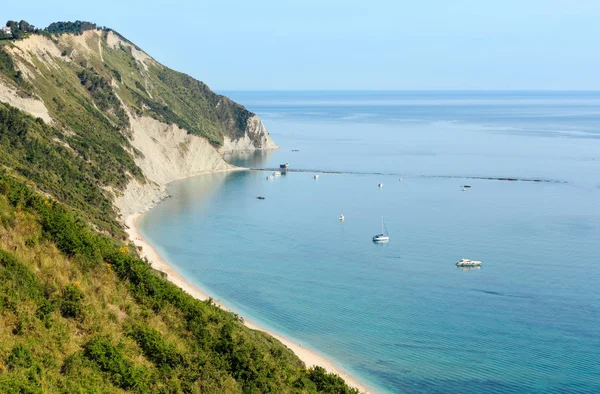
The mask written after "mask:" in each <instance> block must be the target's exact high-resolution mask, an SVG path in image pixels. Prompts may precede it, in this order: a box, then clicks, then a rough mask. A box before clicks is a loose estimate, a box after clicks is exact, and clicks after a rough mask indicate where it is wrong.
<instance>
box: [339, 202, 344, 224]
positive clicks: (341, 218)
mask: <svg viewBox="0 0 600 394" xmlns="http://www.w3.org/2000/svg"><path fill="white" fill-rule="evenodd" d="M344 219H346V218H345V217H344V206H343V205H342V214H341V215H340V216H338V220H339V221H340V222H343V221H344Z"/></svg>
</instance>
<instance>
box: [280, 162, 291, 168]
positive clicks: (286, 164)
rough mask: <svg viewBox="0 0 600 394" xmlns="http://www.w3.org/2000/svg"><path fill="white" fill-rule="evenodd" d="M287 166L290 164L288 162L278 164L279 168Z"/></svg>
mask: <svg viewBox="0 0 600 394" xmlns="http://www.w3.org/2000/svg"><path fill="white" fill-rule="evenodd" d="M289 166H290V164H289V163H283V164H280V165H279V168H283V169H286V168H288V167H289Z"/></svg>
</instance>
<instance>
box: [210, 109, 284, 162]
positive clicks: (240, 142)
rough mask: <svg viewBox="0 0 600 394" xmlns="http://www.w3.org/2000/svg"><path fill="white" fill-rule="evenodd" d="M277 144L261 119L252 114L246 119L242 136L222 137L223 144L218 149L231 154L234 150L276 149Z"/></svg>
mask: <svg viewBox="0 0 600 394" xmlns="http://www.w3.org/2000/svg"><path fill="white" fill-rule="evenodd" d="M277 148H278V146H277V145H275V142H273V140H272V139H271V136H270V135H269V132H268V131H267V129H266V128H265V125H264V124H263V122H262V120H261V119H260V118H259V117H258V116H257V115H254V116H252V117H250V118H249V119H248V122H247V123H246V130H245V133H244V136H243V137H241V138H238V139H235V140H232V139H230V138H229V137H225V138H224V142H223V146H222V147H221V149H219V151H220V152H221V153H222V154H231V153H236V152H247V151H254V150H257V149H259V150H267V149H277Z"/></svg>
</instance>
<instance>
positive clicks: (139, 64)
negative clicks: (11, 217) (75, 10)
mask: <svg viewBox="0 0 600 394" xmlns="http://www.w3.org/2000/svg"><path fill="white" fill-rule="evenodd" d="M5 50H6V51H7V52H8V53H9V54H10V55H11V57H12V60H13V62H14V66H15V70H16V71H17V70H18V71H20V73H21V75H22V77H23V78H24V80H25V81H26V82H27V83H28V84H29V86H31V90H30V91H29V92H26V93H25V92H24V91H22V90H20V88H19V86H17V85H16V84H15V83H14V81H11V80H10V78H6V77H5V76H2V75H0V102H5V103H8V104H10V105H12V106H14V107H17V108H19V109H21V110H22V111H24V112H27V113H28V114H31V115H32V116H34V117H39V118H41V119H43V120H44V121H45V122H47V123H52V124H54V125H55V126H57V127H60V128H62V129H63V131H64V133H65V135H70V136H73V135H77V136H81V137H82V138H85V135H86V133H87V132H88V131H87V128H89V130H90V132H91V131H92V130H93V129H94V128H95V127H94V124H93V121H88V122H87V123H86V122H81V123H82V124H80V127H81V128H82V129H81V130H72V129H70V127H72V126H73V124H74V122H73V118H74V116H79V115H80V114H84V115H85V116H86V119H99V121H103V122H104V121H105V120H107V121H108V122H109V123H110V124H112V125H114V130H115V131H114V132H116V133H120V134H121V135H122V136H124V137H125V139H126V140H125V143H124V145H123V146H122V148H123V149H125V151H127V152H129V154H130V155H131V156H132V157H133V160H134V162H135V165H137V167H139V169H140V170H141V172H142V174H143V178H144V179H140V177H139V176H138V177H134V176H130V181H129V183H128V184H127V186H126V187H125V188H122V187H115V186H114V185H108V184H105V185H101V186H102V188H103V189H104V190H106V191H107V193H109V194H110V195H111V196H112V198H113V201H114V205H115V206H116V207H117V208H118V210H119V212H120V213H121V217H122V218H125V217H127V216H129V215H131V214H134V213H136V212H140V211H143V210H145V209H147V208H149V207H151V206H152V205H154V204H155V203H157V202H158V201H160V200H161V199H162V198H164V197H165V187H166V185H167V184H168V183H169V182H172V181H175V180H178V179H182V178H186V177H190V176H195V175H199V174H202V173H205V172H213V171H227V170H232V169H235V167H233V166H232V165H230V164H228V163H227V162H226V161H225V160H224V159H223V155H224V154H226V153H227V154H231V153H236V152H248V151H253V150H263V149H275V148H277V146H276V145H275V143H274V142H273V140H272V139H271V137H270V135H269V133H268V131H267V130H266V128H265V126H264V124H263V123H262V121H261V120H260V118H259V117H258V116H256V115H254V114H251V113H250V112H248V111H247V110H246V109H245V108H243V107H242V106H239V105H238V104H236V103H234V102H232V101H231V100H229V99H226V98H224V97H223V96H218V95H216V94H214V93H213V92H212V91H210V89H208V87H206V85H204V84H203V83H201V82H199V81H196V80H193V79H192V78H191V77H189V76H182V75H181V74H179V73H176V72H174V71H172V70H169V69H167V68H166V67H164V66H162V65H160V64H159V63H158V62H156V60H154V59H153V58H152V57H150V56H149V55H147V54H146V53H145V52H143V51H142V50H141V49H139V48H138V47H137V46H135V45H134V44H132V43H130V42H129V41H127V40H125V39H123V38H122V37H121V36H119V35H117V34H116V33H114V32H113V31H103V30H90V31H86V32H84V33H83V34H81V35H72V34H63V35H60V36H58V37H55V38H53V39H50V38H47V37H44V36H40V35H31V36H29V37H28V38H25V39H23V40H19V41H15V42H14V44H13V45H11V46H10V47H8V46H7V47H6V48H5ZM82 70H86V72H87V73H88V75H90V73H91V75H93V78H96V79H97V80H94V81H92V82H93V83H98V84H99V85H98V86H100V87H101V88H102V89H104V91H103V92H102V94H103V95H102V96H94V93H95V92H94V89H95V85H94V86H89V85H86V84H85V83H84V81H83V80H82V79H81V75H80V72H82ZM98 81H100V82H98ZM103 81H104V82H103ZM182 81H183V82H182ZM190 81H191V82H192V85H193V86H192V88H193V89H191V90H185V89H187V88H188V87H187V86H185V85H186V83H188V82H190ZM87 83H88V84H89V83H90V82H89V81H87ZM182 83H183V85H182ZM180 85H181V86H180ZM66 90H68V92H69V94H68V95H67V94H65V91H66ZM107 92H108V94H112V93H114V96H115V97H116V99H118V102H116V107H115V104H114V102H115V101H114V100H113V102H111V107H110V109H108V110H107V109H103V106H102V105H103V104H105V103H103V102H102V101H101V100H102V99H104V98H105V97H106V94H107ZM111 92H112V93H111ZM180 92H184V93H181V94H182V95H183V96H181V97H179V96H178V94H179V93H180ZM62 95H64V96H62ZM71 97H74V98H73V101H72V102H71V101H69V100H70V98H71ZM75 97H76V98H75ZM196 97H197V100H199V101H198V103H197V104H195V105H197V108H199V109H201V110H202V111H203V112H202V113H198V119H201V121H202V122H204V123H198V122H199V121H198V122H195V121H194V119H193V118H191V117H190V114H189V113H186V112H185V111H184V109H182V108H184V107H185V105H182V103H184V104H185V101H186V100H190V98H192V99H193V98H196ZM219 97H220V98H219ZM82 102H84V104H83V105H81V103H82ZM201 103H208V104H201ZM211 103H213V104H211ZM119 106H120V107H121V108H122V109H123V110H124V111H125V113H126V114H127V115H126V118H125V121H124V122H122V123H124V124H125V125H123V124H120V125H119V124H118V123H117V122H116V121H117V120H118V119H117V118H116V117H115V108H118V107H119ZM71 108H72V110H73V111H80V112H78V113H66V112H65V111H68V110H70V109H71ZM84 111H86V112H84ZM94 111H97V112H96V115H94V116H95V118H94V117H93V116H91V115H90V113H91V112H94ZM98 113H100V114H98ZM240 114H241V115H240ZM248 114H249V115H248ZM246 117H247V121H245V123H246V124H245V128H243V127H242V125H243V123H239V122H240V121H239V119H245V118H246ZM102 118H104V120H103V119H102ZM122 119H124V118H123V117H121V120H122ZM127 119H128V120H129V122H128V123H129V124H127V122H126V120H127ZM234 119H238V121H237V123H236V121H234ZM182 124H184V125H185V124H189V125H190V127H191V128H192V129H186V128H185V127H182ZM232 124H233V125H237V126H235V130H232V129H231V127H232V126H230V125H232ZM202 125H205V126H202ZM224 125H226V126H224ZM104 129H105V130H106V129H107V126H106V125H105V126H104ZM202 130H206V133H207V134H206V135H207V138H210V139H211V140H210V141H209V139H207V138H205V137H204V136H203V135H199V133H200V134H201V131H202ZM242 130H243V133H242ZM111 132H112V131H111ZM219 138H221V139H222V140H221V142H219V141H218V139H219ZM215 141H216V142H215ZM211 142H212V143H211ZM57 143H63V142H62V141H57ZM219 143H220V147H219V148H217V146H219ZM76 153H78V154H80V153H81V154H82V155H85V152H76Z"/></svg>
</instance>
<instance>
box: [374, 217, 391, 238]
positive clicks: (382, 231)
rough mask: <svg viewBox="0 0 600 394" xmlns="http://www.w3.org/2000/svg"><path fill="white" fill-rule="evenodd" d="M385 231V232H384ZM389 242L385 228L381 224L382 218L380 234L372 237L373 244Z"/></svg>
mask: <svg viewBox="0 0 600 394" xmlns="http://www.w3.org/2000/svg"><path fill="white" fill-rule="evenodd" d="M384 229H385V231H384ZM389 240H390V236H389V235H388V232H387V227H386V226H385V224H384V223H383V216H382V217H381V234H376V235H374V236H373V242H388V241H389Z"/></svg>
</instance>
